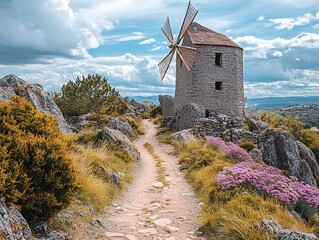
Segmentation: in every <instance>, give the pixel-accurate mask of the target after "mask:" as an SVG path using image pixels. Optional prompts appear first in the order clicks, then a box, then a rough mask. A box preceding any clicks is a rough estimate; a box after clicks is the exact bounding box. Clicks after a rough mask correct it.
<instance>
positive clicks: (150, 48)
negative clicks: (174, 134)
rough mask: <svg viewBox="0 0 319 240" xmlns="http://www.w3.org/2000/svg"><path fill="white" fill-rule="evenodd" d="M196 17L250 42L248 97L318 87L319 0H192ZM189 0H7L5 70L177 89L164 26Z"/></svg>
mask: <svg viewBox="0 0 319 240" xmlns="http://www.w3.org/2000/svg"><path fill="white" fill-rule="evenodd" d="M192 2H193V4H194V5H195V6H196V7H197V8H198V9H199V13H198V15H197V17H196V19H195V21H196V22H198V23H200V24H202V25H204V26H206V27H209V28H211V29H213V30H215V31H218V32H221V33H224V34H227V35H228V36H229V37H231V38H232V39H233V40H234V41H235V42H237V43H238V44H239V45H240V46H242V47H243V48H244V81H245V95H246V96H247V97H248V98H260V97H268V96H314V95H317V96H318V95H319V2H318V0H303V1H300V0H260V1H252V0H215V1H208V0H207V1H205V0H193V1H192ZM187 4H188V1H187V0H170V1H165V0H148V1H142V0H30V1H25V0H1V1H0V16H1V20H0V32H1V35H0V77H3V76H5V75H7V74H11V73H13V74H16V75H18V76H20V77H21V78H23V79H25V80H27V81H28V82H37V83H40V84H42V85H43V86H44V88H45V89H46V90H47V91H54V90H55V91H58V90H59V89H60V88H61V86H62V84H64V83H66V82H67V81H68V80H70V79H71V80H73V79H75V78H76V76H79V75H87V74H95V73H98V74H101V75H103V76H105V77H106V78H108V79H109V82H110V83H111V85H112V86H114V87H116V89H118V90H119V91H120V93H121V94H122V95H123V96H151V95H158V94H174V86H175V85H174V84H175V73H174V67H175V66H174V64H172V66H171V68H170V70H169V72H168V74H167V76H166V78H165V79H164V80H163V81H162V82H161V81H160V77H159V72H158V69H157V63H158V62H159V61H160V60H161V58H163V57H164V56H165V55H166V54H167V52H168V49H167V47H166V46H165V45H166V44H167V43H166V39H165V36H164V35H163V34H162V32H161V30H160V28H161V26H162V25H163V23H164V21H165V19H166V16H170V18H171V24H172V28H173V32H174V33H175V34H178V31H179V28H180V24H181V22H182V20H183V17H184V13H185V10H186V7H187Z"/></svg>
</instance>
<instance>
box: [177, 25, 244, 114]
mask: <svg viewBox="0 0 319 240" xmlns="http://www.w3.org/2000/svg"><path fill="white" fill-rule="evenodd" d="M192 27H197V28H199V30H200V28H201V27H202V26H201V25H199V24H197V23H193V24H192ZM192 27H191V28H192ZM216 34H218V33H216ZM217 36H218V35H217ZM183 45H186V46H193V47H196V48H197V53H196V58H195V62H194V65H193V67H192V69H191V71H188V70H187V68H186V66H185V65H184V64H183V63H182V61H181V59H180V57H177V62H176V89H175V110H176V111H178V110H179V109H180V108H182V107H183V106H184V105H186V104H188V103H195V104H200V105H203V106H204V107H205V108H206V109H209V110H214V111H217V112H220V113H223V114H226V115H228V116H231V117H235V116H239V117H242V116H243V110H244V87H243V49H242V48H240V47H239V46H238V47H234V46H227V44H226V46H221V45H218V46H217V45H197V44H196V45H192V42H191V38H190V36H189V35H188V34H186V36H185V38H184V41H183ZM216 53H220V54H221V66H218V65H217V66H216V65H215V57H216ZM216 82H219V83H220V84H221V86H220V88H221V89H220V90H217V89H216V84H217V83H216Z"/></svg>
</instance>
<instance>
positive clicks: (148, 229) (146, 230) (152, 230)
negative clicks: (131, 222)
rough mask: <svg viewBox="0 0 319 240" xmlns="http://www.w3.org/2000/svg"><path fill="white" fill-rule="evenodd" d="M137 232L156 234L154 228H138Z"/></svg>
mask: <svg viewBox="0 0 319 240" xmlns="http://www.w3.org/2000/svg"><path fill="white" fill-rule="evenodd" d="M138 233H140V234H150V235H152V234H157V230H156V229H155V228H145V229H142V230H138Z"/></svg>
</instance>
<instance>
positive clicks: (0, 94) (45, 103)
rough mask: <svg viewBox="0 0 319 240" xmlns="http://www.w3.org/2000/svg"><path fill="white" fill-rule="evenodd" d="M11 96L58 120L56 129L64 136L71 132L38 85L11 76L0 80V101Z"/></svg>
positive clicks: (54, 104) (54, 105) (58, 111)
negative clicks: (27, 101) (22, 98)
mask: <svg viewBox="0 0 319 240" xmlns="http://www.w3.org/2000/svg"><path fill="white" fill-rule="evenodd" d="M13 95H19V96H20V97H25V98H26V99H28V100H29V101H30V102H31V103H32V105H33V106H34V107H35V108H36V109H37V110H38V111H40V112H43V113H46V114H50V115H51V116H52V117H54V118H56V119H58V127H59V128H60V129H61V131H62V132H63V133H64V134H67V133H71V132H72V131H71V128H70V127H69V126H68V124H67V123H66V121H65V119H64V117H63V115H62V113H61V111H60V109H59V107H58V106H57V105H56V103H55V102H54V101H53V99H52V97H51V96H50V95H49V94H47V93H46V92H44V91H43V88H42V86H41V85H40V84H29V83H27V82H26V81H24V80H22V79H21V78H19V77H17V76H15V75H13V74H11V75H8V76H5V77H4V78H1V79H0V101H9V100H10V99H11V98H12V96H13Z"/></svg>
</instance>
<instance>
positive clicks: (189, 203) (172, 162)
mask: <svg viewBox="0 0 319 240" xmlns="http://www.w3.org/2000/svg"><path fill="white" fill-rule="evenodd" d="M143 124H144V127H145V135H143V136H141V137H140V138H139V139H138V140H136V141H135V145H136V147H137V148H138V150H139V152H140V153H141V161H140V162H139V166H138V168H137V171H136V173H135V179H134V181H133V183H132V184H130V185H129V186H127V189H126V190H125V191H124V193H123V197H122V198H120V199H119V200H117V201H116V202H114V203H113V208H112V209H109V210H108V211H107V214H106V216H104V217H103V219H101V221H102V224H103V225H104V226H105V231H106V232H105V233H104V234H103V235H102V236H101V233H99V236H96V238H98V239H129V240H134V239H148V240H150V239H158V240H160V239H163V240H165V239H167V240H174V239H176V240H179V239H180V240H186V239H203V238H201V237H198V236H196V234H195V231H196V229H197V225H196V213H197V209H198V202H197V200H196V198H195V196H194V194H193V192H192V190H191V189H190V187H189V185H188V183H187V182H186V181H185V179H184V178H183V174H182V173H181V172H180V171H179V170H178V162H177V158H176V157H174V156H173V155H171V154H170V152H172V150H173V149H172V147H171V146H169V145H165V144H161V143H159V142H158V141H157V139H156V138H155V135H156V128H155V125H154V124H153V123H151V122H149V121H147V120H145V121H144V122H143ZM145 143H150V144H151V145H152V146H153V147H154V150H155V154H156V155H157V156H159V157H160V158H161V159H162V160H163V163H162V165H163V167H165V169H166V174H167V177H166V179H167V181H169V185H168V186H167V187H164V188H155V187H153V186H152V185H153V184H154V183H155V182H156V176H157V173H156V165H155V160H154V159H153V157H152V156H151V155H150V154H149V152H148V151H147V150H146V149H145V147H144V146H143V145H144V144H145Z"/></svg>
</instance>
